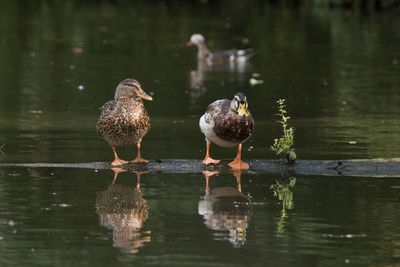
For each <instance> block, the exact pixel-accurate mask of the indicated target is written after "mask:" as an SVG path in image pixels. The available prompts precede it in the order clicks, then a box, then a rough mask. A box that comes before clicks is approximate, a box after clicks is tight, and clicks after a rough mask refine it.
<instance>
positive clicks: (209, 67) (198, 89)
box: [189, 59, 252, 100]
mask: <svg viewBox="0 0 400 267" xmlns="http://www.w3.org/2000/svg"><path fill="white" fill-rule="evenodd" d="M251 70H252V65H251V64H250V63H249V62H245V61H243V62H234V61H228V62H223V63H222V64H210V63H208V62H207V61H206V60H205V59H198V60H197V69H196V70H190V71H189V87H190V89H191V90H190V91H189V95H190V98H191V100H196V99H197V98H199V97H200V96H201V95H203V94H204V93H205V92H206V91H207V87H206V86H205V81H206V79H207V76H208V75H209V74H210V73H211V72H214V73H216V72H219V73H230V75H229V76H224V77H226V78H228V82H231V83H245V82H246V80H247V79H248V76H249V75H250V74H249V73H250V72H251ZM214 77H216V76H214ZM220 83H221V85H223V84H224V83H225V81H224V80H221V81H220Z"/></svg>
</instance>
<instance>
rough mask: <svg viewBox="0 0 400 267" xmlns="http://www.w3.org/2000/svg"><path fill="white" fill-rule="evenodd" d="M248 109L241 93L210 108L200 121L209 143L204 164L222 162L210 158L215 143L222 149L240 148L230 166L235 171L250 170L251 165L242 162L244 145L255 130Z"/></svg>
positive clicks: (244, 97) (201, 128) (219, 101)
mask: <svg viewBox="0 0 400 267" xmlns="http://www.w3.org/2000/svg"><path fill="white" fill-rule="evenodd" d="M247 107H248V103H247V99H246V96H245V95H244V94H243V93H240V92H239V93H236V94H235V96H234V98H233V99H232V100H228V99H222V100H217V101H215V102H213V103H211V104H210V105H209V106H208V108H207V110H206V112H205V113H204V115H203V116H201V118H200V121H199V125H200V130H201V132H202V133H203V134H204V135H205V137H206V142H207V152H206V156H205V158H204V160H203V163H204V164H206V165H208V164H211V163H214V164H218V163H219V162H220V160H215V159H212V158H211V157H210V145H211V142H213V143H214V144H216V145H219V146H222V147H234V146H238V151H237V156H236V158H235V159H234V160H233V161H232V162H231V163H229V166H231V167H232V168H233V169H248V168H249V164H247V163H246V162H243V161H242V160H241V151H242V143H244V142H245V141H246V140H247V139H248V138H249V137H250V136H251V134H252V133H253V130H254V120H253V117H252V116H251V113H250V111H249V110H248V109H247Z"/></svg>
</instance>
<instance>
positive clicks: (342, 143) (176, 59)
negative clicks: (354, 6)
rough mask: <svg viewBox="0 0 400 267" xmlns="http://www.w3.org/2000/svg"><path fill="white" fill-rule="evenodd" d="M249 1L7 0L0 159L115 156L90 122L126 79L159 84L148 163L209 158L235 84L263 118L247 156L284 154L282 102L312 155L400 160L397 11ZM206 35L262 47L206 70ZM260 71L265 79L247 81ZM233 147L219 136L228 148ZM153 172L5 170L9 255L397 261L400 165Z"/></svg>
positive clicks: (145, 149) (0, 176)
mask: <svg viewBox="0 0 400 267" xmlns="http://www.w3.org/2000/svg"><path fill="white" fill-rule="evenodd" d="M238 3H240V4H238V5H237V6H235V7H232V6H230V5H228V4H227V3H225V2H215V3H210V4H199V3H195V2H184V1H154V2H152V3H147V2H145V1H143V2H141V1H139V2H137V3H130V2H128V1H101V2H99V3H96V4H95V3H93V2H91V1H87V2H77V1H55V2H54V3H53V2H48V1H36V2H32V3H31V2H24V1H13V2H10V3H1V4H0V7H1V8H0V21H1V23H0V145H1V144H3V143H5V144H6V146H5V147H3V148H2V150H3V151H4V153H3V154H0V162H1V163H27V162H33V163H34V162H57V163H65V162H66V163H72V162H98V161H111V160H112V156H113V155H112V151H111V149H110V147H109V146H108V144H107V143H106V142H104V141H103V140H101V139H99V138H98V137H97V134H96V130H95V125H96V121H97V118H98V115H99V107H101V106H102V105H103V104H104V103H105V102H106V101H108V100H110V99H112V98H113V96H114V90H115V87H116V85H117V84H118V83H119V82H120V81H121V80H123V79H125V78H128V77H130V78H136V79H137V80H139V81H140V83H141V84H142V86H143V88H144V90H145V91H146V92H148V93H151V94H152V95H153V98H154V101H152V102H146V103H145V104H146V108H147V110H148V112H149V114H150V116H151V122H152V126H151V127H152V128H151V130H150V132H149V133H148V134H147V135H146V136H145V138H144V139H143V143H142V154H143V157H145V158H148V159H163V158H179V159H182V158H183V159H202V158H203V157H204V153H205V143H204V136H202V134H201V133H200V130H199V128H198V119H199V117H200V116H201V115H202V114H203V113H204V111H205V109H206V107H207V105H208V104H209V103H211V102H213V101H214V100H216V99H221V98H232V97H233V95H234V94H235V92H237V91H243V92H244V93H245V94H246V95H247V98H248V101H249V108H250V110H251V112H252V114H253V116H254V119H255V132H254V134H253V136H252V137H251V139H250V140H248V141H247V142H246V143H245V144H244V149H243V157H244V159H246V158H247V159H273V158H275V155H274V154H273V152H272V151H270V150H269V146H270V145H271V144H272V143H273V139H274V138H276V137H278V136H279V134H280V126H279V124H278V123H276V120H277V117H276V116H275V115H274V114H275V113H276V104H275V101H276V100H278V99H279V98H285V99H286V102H287V110H288V112H289V115H290V116H291V117H292V119H291V120H290V121H289V124H290V125H292V126H294V127H295V129H296V131H295V147H296V152H297V154H298V157H299V158H301V159H319V160H324V159H352V158H365V159H372V158H377V157H384V158H391V157H400V152H399V151H400V135H399V134H398V133H399V131H400V119H399V118H400V116H399V115H400V105H399V104H398V103H399V102H400V94H399V89H400V75H399V74H400V50H399V49H398V48H399V47H400V12H399V10H392V11H387V12H383V13H371V14H367V15H361V14H358V13H357V12H351V11H346V10H329V9H325V8H322V7H318V6H316V7H308V8H299V9H288V8H277V7H273V6H270V5H268V4H262V3H258V4H256V3H252V2H245V1H243V2H242V1H240V2H238ZM197 32H199V33H203V34H204V35H205V36H206V39H207V44H208V46H209V48H210V49H221V48H231V47H237V48H246V47H253V48H255V49H256V50H257V54H256V56H255V57H254V58H253V59H252V60H251V62H250V63H249V64H246V65H240V66H238V65H233V66H229V65H227V66H223V67H219V68H207V67H206V68H205V69H204V68H203V66H198V64H197V61H196V49H195V48H193V47H186V42H187V41H188V40H189V37H190V35H191V34H193V33H197ZM253 73H259V74H260V79H261V80H263V82H264V83H262V84H259V85H254V86H252V85H250V83H249V80H250V78H251V77H252V74H253ZM119 151H120V156H121V158H123V159H133V158H135V156H136V149H135V148H134V147H126V148H121V149H120V150H119ZM235 153H236V151H235V149H227V148H219V147H216V146H212V155H213V157H215V158H223V159H231V158H233V157H234V156H235ZM140 176H141V177H140V183H138V180H137V175H136V174H135V173H130V172H125V173H120V174H119V175H118V178H117V180H116V182H115V184H114V185H112V182H113V178H114V173H113V171H112V170H95V169H69V168H22V167H13V168H11V167H7V168H6V167H2V168H0V247H1V248H2V251H3V253H2V257H1V258H0V264H1V265H4V266H9V265H51V266H54V265H57V266H58V265H62V266H69V265H90V266H91V265H93V266H95V265H96V266H97V265H125V264H130V265H131V264H137V265H171V266H182V265H196V266H221V265H228V266H236V265H237V266H240V265H252V266H266V265H267V266H268V265H271V266H275V265H283V266H291V265H297V266H325V265H332V266H341V265H346V264H349V265H350V264H351V265H396V264H400V226H399V224H398V222H399V221H400V212H399V211H400V182H399V180H398V178H374V177H328V176H300V175H289V174H267V173H263V172H252V171H249V172H243V173H241V174H237V173H231V172H221V173H219V174H216V175H214V176H212V177H210V178H209V188H207V187H206V178H205V176H204V175H203V174H202V173H179V174H171V173H162V172H160V173H143V174H141V175H140ZM239 176H240V179H238V177H239ZM238 182H239V183H238ZM238 189H240V190H238Z"/></svg>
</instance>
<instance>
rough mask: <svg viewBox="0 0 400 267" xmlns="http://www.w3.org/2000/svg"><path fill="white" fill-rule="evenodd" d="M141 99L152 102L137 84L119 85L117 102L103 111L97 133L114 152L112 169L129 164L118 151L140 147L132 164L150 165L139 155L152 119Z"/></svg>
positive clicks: (104, 107) (110, 104) (127, 80)
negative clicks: (125, 147)
mask: <svg viewBox="0 0 400 267" xmlns="http://www.w3.org/2000/svg"><path fill="white" fill-rule="evenodd" d="M142 99H145V100H153V98H152V97H151V96H149V95H148V94H146V93H145V92H144V91H143V89H142V87H141V85H140V83H139V82H138V81H136V80H134V79H125V80H123V81H122V82H120V83H119V84H118V86H117V89H116V90H115V97H114V100H111V101H108V102H107V103H105V104H104V105H103V106H102V107H101V114H100V117H99V120H98V122H97V125H96V129H97V133H98V135H99V136H100V137H101V138H103V139H104V140H106V141H107V142H108V143H109V144H110V146H111V147H112V149H113V152H114V157H115V159H114V161H113V162H112V163H111V165H112V166H117V165H123V164H127V163H129V162H128V161H125V160H122V159H120V158H119V157H118V155H117V150H116V147H120V146H126V145H133V144H136V145H137V157H136V159H134V160H132V161H131V162H133V163H137V162H148V160H145V159H143V158H142V157H141V155H140V143H141V141H142V138H143V136H145V135H146V133H147V132H148V131H149V129H150V118H149V115H148V114H147V111H146V109H145V108H144V103H143V100H142Z"/></svg>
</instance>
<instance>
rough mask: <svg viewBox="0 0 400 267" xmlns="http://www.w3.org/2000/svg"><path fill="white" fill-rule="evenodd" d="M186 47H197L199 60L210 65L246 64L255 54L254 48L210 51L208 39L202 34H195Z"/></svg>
mask: <svg viewBox="0 0 400 267" xmlns="http://www.w3.org/2000/svg"><path fill="white" fill-rule="evenodd" d="M186 45H187V46H193V45H195V46H197V49H198V50H197V59H198V60H205V61H206V62H207V63H208V64H209V65H213V64H223V63H226V62H245V61H247V60H248V59H249V58H251V57H252V56H254V54H255V50H254V49H253V48H247V49H227V50H216V51H210V50H208V48H207V45H206V39H205V38H204V36H203V35H202V34H200V33H196V34H193V35H192V36H191V37H190V40H189V42H187V44H186Z"/></svg>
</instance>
